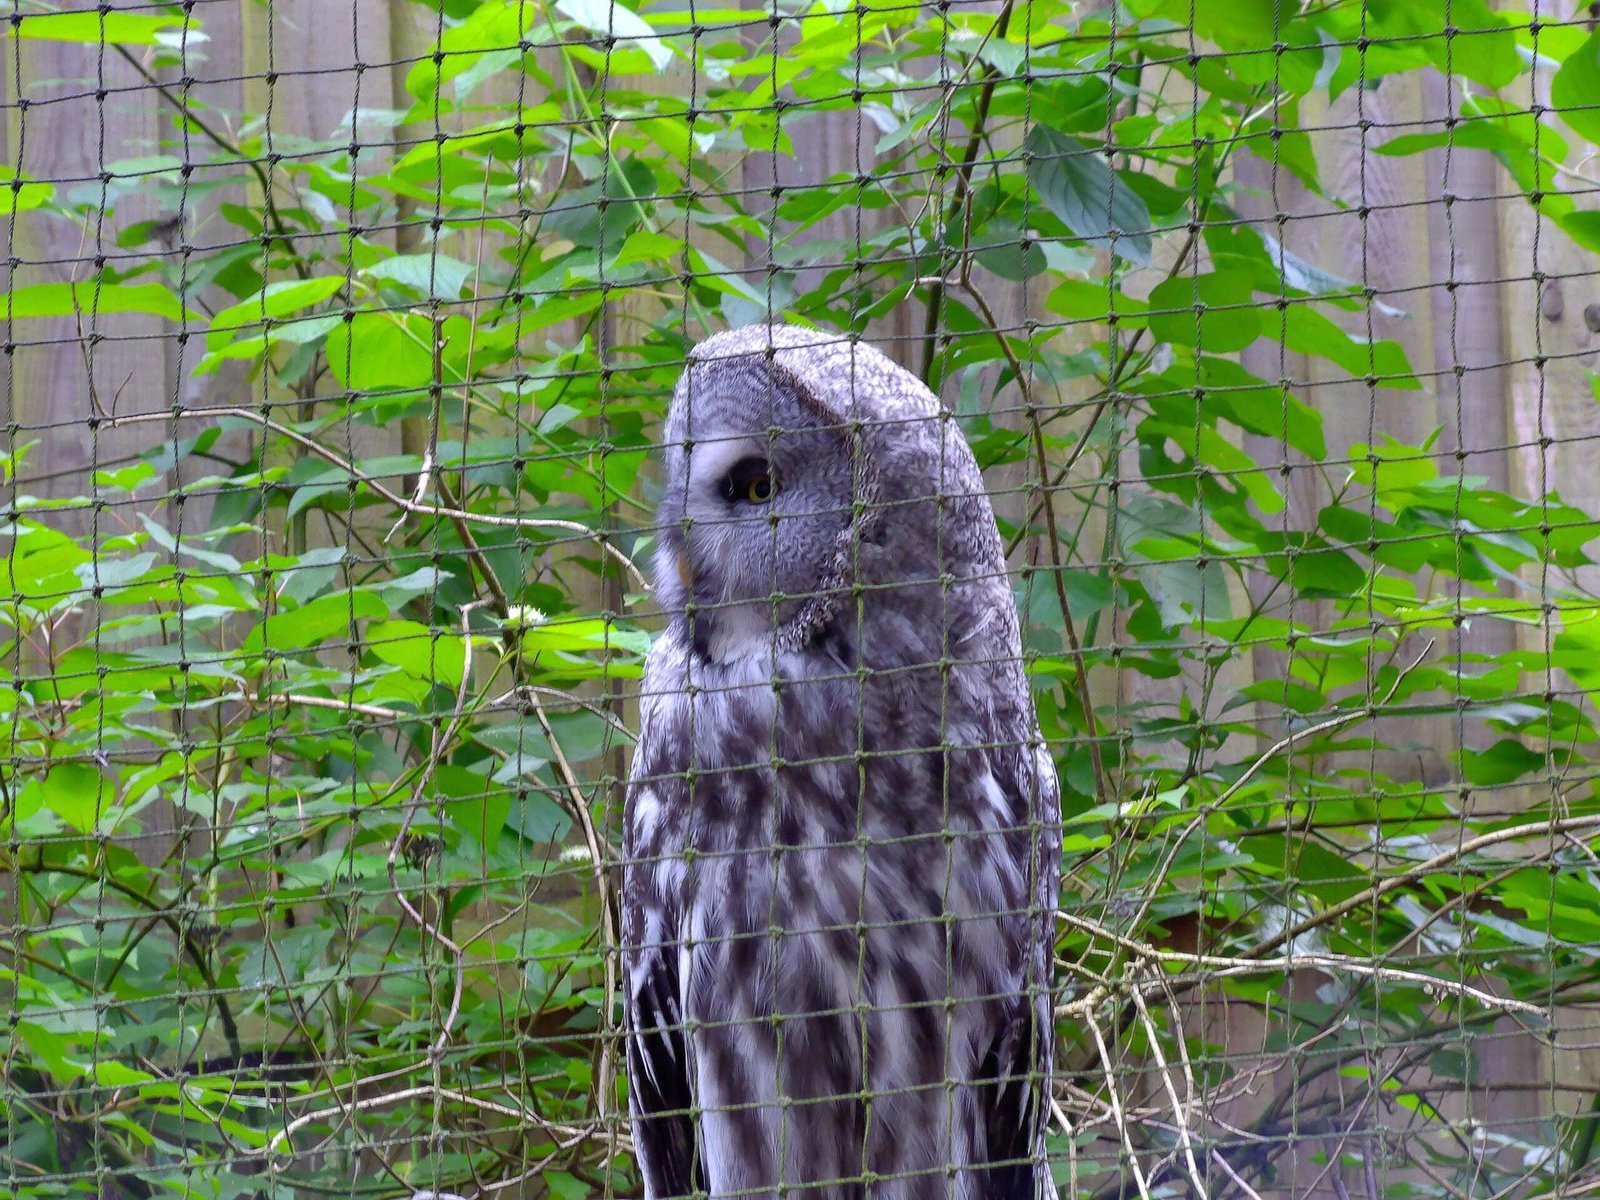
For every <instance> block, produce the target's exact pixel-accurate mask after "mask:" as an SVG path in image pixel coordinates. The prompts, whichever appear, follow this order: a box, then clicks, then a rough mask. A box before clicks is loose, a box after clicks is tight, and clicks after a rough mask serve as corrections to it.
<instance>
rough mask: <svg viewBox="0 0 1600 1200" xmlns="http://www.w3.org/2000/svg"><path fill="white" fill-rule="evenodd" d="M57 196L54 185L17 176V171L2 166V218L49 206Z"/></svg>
mask: <svg viewBox="0 0 1600 1200" xmlns="http://www.w3.org/2000/svg"><path fill="white" fill-rule="evenodd" d="M55 194H56V193H55V188H54V187H53V186H52V185H50V184H48V183H38V182H36V181H34V180H31V179H26V178H24V177H23V176H21V175H19V174H17V172H16V171H15V169H13V168H11V167H7V166H0V217H9V216H14V215H15V214H17V213H19V212H27V211H29V210H30V209H35V208H39V207H40V206H42V205H45V204H49V203H50V201H51V199H53V198H54V196H55Z"/></svg>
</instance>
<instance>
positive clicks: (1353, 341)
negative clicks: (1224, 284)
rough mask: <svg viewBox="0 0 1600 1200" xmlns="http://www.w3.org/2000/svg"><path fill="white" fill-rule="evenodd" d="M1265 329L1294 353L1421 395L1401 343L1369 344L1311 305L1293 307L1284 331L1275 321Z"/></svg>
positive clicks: (1288, 311)
mask: <svg viewBox="0 0 1600 1200" xmlns="http://www.w3.org/2000/svg"><path fill="white" fill-rule="evenodd" d="M1264 326H1265V329H1266V333H1267V336H1269V337H1277V338H1279V339H1280V340H1281V341H1282V342H1283V344H1284V345H1285V346H1287V347H1288V348H1289V349H1290V350H1296V351H1298V352H1299V353H1301V354H1310V355H1314V356H1316V357H1318V358H1326V359H1328V360H1330V361H1332V362H1334V363H1337V364H1338V365H1339V366H1340V367H1342V368H1343V369H1344V370H1345V371H1346V372H1348V373H1349V375H1350V376H1351V378H1353V379H1369V378H1370V379H1371V380H1372V381H1373V383H1374V385H1375V386H1377V387H1381V388H1401V389H1405V390H1408V391H1417V390H1419V389H1420V388H1421V387H1422V384H1420V383H1419V382H1418V381H1417V377H1416V376H1415V375H1414V374H1412V371H1411V363H1410V362H1409V361H1408V360H1407V358H1406V352H1405V348H1404V347H1403V346H1401V345H1400V343H1399V342H1390V341H1374V342H1369V341H1367V340H1366V339H1365V338H1362V337H1358V336H1356V335H1354V334H1349V333H1346V332H1345V331H1344V330H1343V329H1341V328H1339V326H1338V325H1336V324H1334V322H1333V321H1331V320H1329V319H1328V318H1327V317H1325V316H1324V315H1323V314H1322V313H1320V312H1318V311H1317V310H1316V309H1314V308H1312V307H1310V305H1308V304H1290V305H1289V306H1288V307H1287V308H1286V309H1284V310H1283V325H1282V328H1281V329H1279V328H1276V326H1277V322H1275V321H1266V322H1264Z"/></svg>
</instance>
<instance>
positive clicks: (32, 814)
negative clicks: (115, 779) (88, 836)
mask: <svg viewBox="0 0 1600 1200" xmlns="http://www.w3.org/2000/svg"><path fill="white" fill-rule="evenodd" d="M114 794H115V793H114V791H113V789H112V788H111V786H110V785H109V784H108V783H107V782H106V780H105V778H104V777H103V776H102V775H101V774H100V772H99V771H98V770H97V769H95V768H94V767H91V766H90V765H89V764H87V763H72V762H68V763H55V764H53V765H51V766H50V767H48V768H47V770H46V773H45V774H44V775H43V776H41V777H35V778H33V779H30V780H28V781H27V782H26V783H24V784H23V785H22V788H21V789H20V790H19V791H18V793H17V801H16V804H17V823H18V825H19V826H24V825H25V826H27V828H28V831H29V832H31V833H34V834H36V835H37V834H41V833H45V832H48V828H47V827H41V825H40V820H41V819H43V820H45V821H46V822H48V818H49V817H51V816H54V817H59V818H60V819H61V820H62V821H63V822H65V823H66V824H67V825H68V826H69V827H70V828H72V829H75V830H77V831H78V832H79V833H88V832H90V831H91V830H93V829H94V827H95V826H96V825H97V824H98V823H99V821H100V816H101V808H102V805H103V804H106V803H108V802H109V801H110V800H111V798H112V797H113V795H114Z"/></svg>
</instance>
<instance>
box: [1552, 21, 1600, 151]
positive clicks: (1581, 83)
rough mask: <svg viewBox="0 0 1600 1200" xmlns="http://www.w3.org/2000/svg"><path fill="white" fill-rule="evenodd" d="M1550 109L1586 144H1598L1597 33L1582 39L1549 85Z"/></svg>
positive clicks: (1599, 72) (1599, 37)
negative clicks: (1580, 43)
mask: <svg viewBox="0 0 1600 1200" xmlns="http://www.w3.org/2000/svg"><path fill="white" fill-rule="evenodd" d="M1550 105H1551V108H1552V109H1554V110H1555V112H1557V113H1558V114H1560V116H1561V119H1562V120H1563V121H1565V122H1566V124H1567V128H1569V129H1571V130H1572V131H1573V132H1574V133H1576V134H1577V135H1578V136H1579V137H1581V138H1583V139H1584V140H1585V141H1587V142H1600V30H1596V31H1595V32H1594V33H1592V34H1590V35H1589V36H1588V37H1587V38H1586V39H1584V43H1583V45H1581V46H1579V47H1578V48H1577V49H1576V50H1574V51H1573V52H1572V53H1571V54H1569V55H1568V56H1567V61H1566V62H1564V63H1562V64H1561V69H1560V70H1559V71H1557V72H1556V74H1555V78H1554V79H1552V80H1551V81H1550Z"/></svg>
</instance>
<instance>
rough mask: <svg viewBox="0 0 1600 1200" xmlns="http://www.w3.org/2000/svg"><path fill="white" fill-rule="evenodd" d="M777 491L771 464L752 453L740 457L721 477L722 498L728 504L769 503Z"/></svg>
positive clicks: (775, 477) (776, 480) (776, 481)
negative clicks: (748, 455)
mask: <svg viewBox="0 0 1600 1200" xmlns="http://www.w3.org/2000/svg"><path fill="white" fill-rule="evenodd" d="M778 491H779V488H778V479H777V476H775V475H774V474H773V473H772V464H771V463H770V462H768V461H767V460H766V459H764V458H757V457H755V456H754V455H752V456H751V457H749V458H741V459H740V460H739V461H738V462H736V463H734V464H733V466H732V467H730V468H729V469H728V473H727V474H726V475H724V476H723V477H722V498H723V499H724V500H726V501H727V502H728V503H729V504H770V503H772V498H773V497H774V496H776V495H777V494H778Z"/></svg>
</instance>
